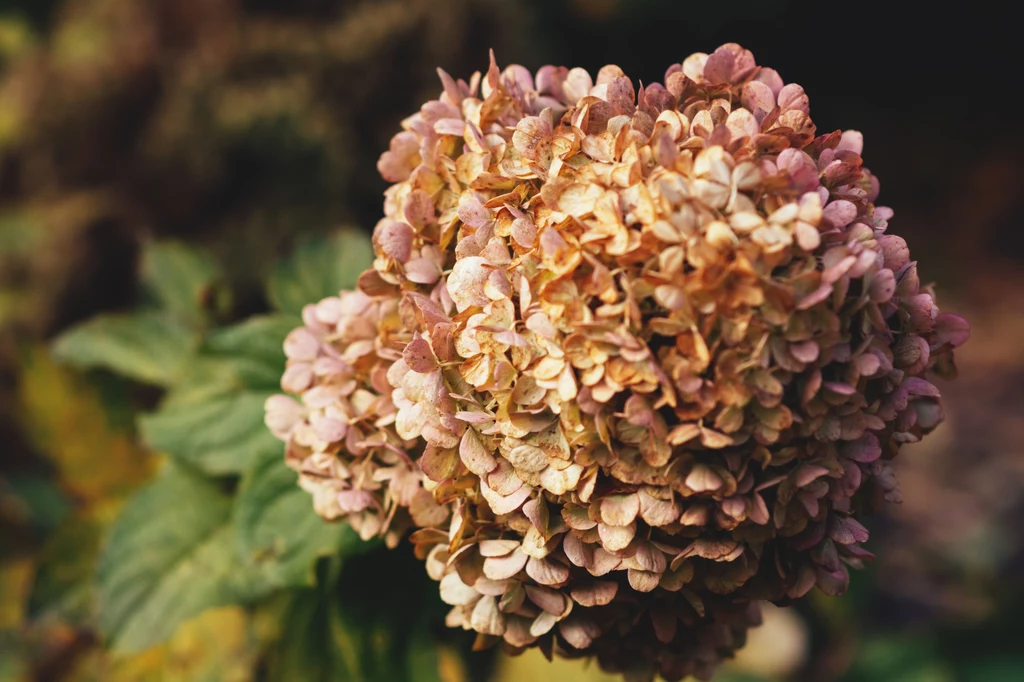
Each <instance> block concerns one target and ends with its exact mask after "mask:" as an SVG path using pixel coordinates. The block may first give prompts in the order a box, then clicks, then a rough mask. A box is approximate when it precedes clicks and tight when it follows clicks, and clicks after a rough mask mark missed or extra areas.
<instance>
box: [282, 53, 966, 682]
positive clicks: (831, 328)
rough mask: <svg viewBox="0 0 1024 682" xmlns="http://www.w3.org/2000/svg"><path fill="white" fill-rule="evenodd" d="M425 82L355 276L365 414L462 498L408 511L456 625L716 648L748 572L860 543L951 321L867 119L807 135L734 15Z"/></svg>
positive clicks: (742, 613) (833, 556)
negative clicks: (621, 52)
mask: <svg viewBox="0 0 1024 682" xmlns="http://www.w3.org/2000/svg"><path fill="white" fill-rule="evenodd" d="M441 80H442V84H443V92H442V94H441V95H440V97H439V98H438V99H437V100H434V101H431V102H428V103H427V104H425V105H424V106H423V107H422V108H421V109H420V111H419V112H418V113H417V114H415V115H413V116H411V117H410V118H408V119H406V120H405V121H404V122H403V132H401V133H399V134H398V135H397V136H396V138H395V140H394V141H393V143H392V145H391V148H390V149H389V151H387V152H385V153H384V155H383V156H382V157H381V159H380V163H379V169H380V170H381V173H382V174H383V175H384V177H385V178H386V179H388V180H390V181H392V182H394V183H395V184H394V185H393V186H392V187H391V188H390V189H389V190H388V191H387V193H386V201H385V214H386V217H385V218H384V219H383V220H382V221H381V222H380V223H379V224H378V225H377V226H376V229H375V231H374V244H375V248H376V254H377V258H376V261H375V262H374V265H373V268H372V269H370V270H368V271H367V272H366V273H364V274H363V275H362V277H361V278H360V290H361V292H362V293H361V294H359V295H362V296H365V297H368V298H367V299H366V300H372V301H374V302H375V304H376V305H379V306H381V310H384V309H386V310H388V311H389V313H388V316H381V317H379V318H378V328H379V329H378V332H377V337H376V338H377V339H378V340H379V342H378V343H377V347H378V351H377V354H376V355H375V356H373V358H372V360H371V361H370V362H369V364H371V365H372V368H369V369H371V370H372V371H370V372H366V371H364V372H363V374H362V376H363V377H364V378H363V379H362V381H363V382H365V383H366V384H367V385H368V386H372V389H373V391H375V393H373V395H374V396H375V397H377V398H378V399H380V400H381V401H382V402H381V403H380V404H381V405H385V404H386V405H387V409H386V410H383V409H380V408H378V409H377V410H373V411H371V413H372V423H373V424H374V426H375V427H376V428H379V429H380V433H383V434H384V436H383V440H385V441H388V442H390V440H391V439H392V438H394V440H395V442H396V443H398V442H402V443H406V444H412V443H413V442H414V441H415V442H416V443H418V445H415V446H413V448H412V449H410V448H409V447H406V448H405V452H406V453H411V452H415V455H416V457H417V460H416V465H417V466H418V468H419V470H420V471H421V472H422V474H423V476H424V482H423V489H424V490H430V491H431V493H432V494H433V496H434V499H435V500H436V501H437V503H439V504H441V505H446V506H448V507H449V508H450V509H451V512H452V513H451V520H450V522H447V523H442V524H429V523H420V524H419V525H422V526H424V527H423V528H422V529H421V530H419V531H417V532H416V533H415V534H414V536H413V539H414V541H415V542H416V543H417V547H418V551H419V552H420V553H421V555H422V556H423V558H424V559H425V560H426V561H427V566H428V570H429V572H430V574H431V575H432V576H433V577H434V578H436V579H438V580H439V581H440V587H441V595H442V598H443V599H444V600H445V601H446V602H448V603H449V604H451V605H452V606H453V610H452V612H451V614H450V616H449V623H450V624H451V625H453V626H458V627H464V628H467V629H471V630H475V631H476V632H478V633H480V643H481V644H486V643H488V642H490V641H499V640H503V641H504V642H505V644H506V646H507V647H508V648H509V649H511V650H513V651H518V650H522V649H523V648H525V647H530V646H538V647H541V648H542V649H544V650H545V651H546V652H548V653H551V652H552V651H554V652H557V653H559V654H561V655H565V656H590V655H596V656H597V657H598V660H599V662H600V663H601V665H602V667H605V668H606V669H609V670H618V671H623V672H626V673H628V675H629V676H631V678H633V679H638V680H648V679H652V677H653V676H654V675H655V674H656V673H660V674H661V675H662V676H663V677H665V678H666V679H668V680H677V679H681V678H682V677H684V676H685V675H688V674H693V675H697V676H700V677H704V678H707V677H708V676H709V675H710V674H711V672H712V670H713V668H714V666H715V664H716V663H717V662H718V661H719V660H720V659H721V658H722V657H724V656H727V655H729V654H730V653H731V652H732V651H733V650H734V649H735V648H736V647H738V646H740V645H741V644H742V640H743V635H744V633H745V631H746V628H747V627H749V626H750V625H751V624H753V623H754V622H756V606H755V605H756V602H757V601H758V600H771V601H775V602H786V601H788V600H792V599H795V598H798V597H800V596H802V595H803V594H805V593H806V592H807V591H809V590H810V589H811V588H812V587H814V586H815V585H817V586H818V587H820V588H821V589H822V590H824V591H825V592H827V593H830V594H838V593H840V592H842V591H843V590H844V589H845V588H846V585H847V582H848V573H847V568H846V567H847V566H859V565H860V564H861V563H862V562H863V561H864V560H865V559H867V558H870V554H869V553H868V552H867V551H866V550H864V549H863V548H862V546H861V545H862V543H863V542H864V541H865V540H866V539H867V531H866V530H865V529H864V527H863V526H862V525H861V524H860V523H859V522H858V521H857V520H856V516H857V515H858V514H859V513H861V512H864V511H867V510H870V509H872V508H873V507H875V506H876V505H877V504H878V503H879V502H881V501H882V500H883V499H885V500H897V499H898V497H899V492H898V488H897V486H896V480H895V476H894V474H893V471H892V469H891V467H890V464H889V462H890V460H891V459H892V458H893V457H894V456H895V455H896V453H897V451H898V449H899V446H900V445H901V444H903V443H906V442H912V441H916V440H918V439H919V438H920V437H921V436H922V435H924V434H925V433H927V432H929V431H931V430H932V429H934V428H935V426H936V425H937V424H938V423H939V422H940V421H941V419H942V410H941V404H940V401H939V393H938V390H937V389H936V388H935V386H934V385H933V384H932V383H931V382H930V381H929V379H928V377H929V376H931V375H932V374H933V373H934V374H940V375H947V376H948V375H951V374H952V373H953V372H954V366H953V356H952V350H953V348H954V347H955V346H957V345H959V344H961V343H963V342H964V341H965V340H966V338H967V336H968V328H967V325H966V323H965V322H964V321H963V320H962V319H960V318H959V317H956V316H953V315H949V314H939V311H938V308H937V307H936V305H935V301H934V296H933V294H932V292H931V291H930V290H928V289H926V288H922V287H921V286H920V283H919V281H918V277H917V269H916V264H915V263H914V262H912V261H911V260H910V258H909V253H908V250H907V246H906V243H905V242H904V241H903V240H902V239H900V238H899V237H897V236H894V235H889V234H887V233H886V230H887V227H888V220H889V219H890V218H891V216H892V211H890V210H889V209H887V208H884V207H880V206H875V204H874V201H875V199H876V197H877V195H878V187H879V186H878V182H877V180H876V179H875V178H874V176H872V175H871V173H870V172H869V171H868V170H867V169H866V168H864V166H863V163H862V159H861V155H860V154H861V148H862V139H861V136H860V134H859V133H857V132H855V131H847V132H845V133H843V132H840V131H836V132H833V133H829V134H825V135H816V130H815V125H814V123H813V122H812V120H811V118H810V116H809V102H808V98H807V95H806V94H805V93H804V91H803V89H802V88H800V86H798V85H795V84H788V85H787V84H785V83H784V82H783V81H782V79H781V78H780V76H779V75H778V74H777V73H776V72H775V71H773V70H771V69H767V68H761V67H758V66H757V65H756V63H755V62H754V59H753V56H752V55H751V54H750V52H748V51H746V50H743V49H742V48H741V47H739V46H737V45H732V44H730V45H725V46H722V47H721V48H719V49H718V50H716V51H715V52H714V53H713V54H711V55H705V54H697V55H693V56H691V57H689V58H687V59H686V60H685V61H684V62H683V63H682V64H681V65H675V66H673V67H671V68H670V69H669V70H668V72H667V74H666V78H665V83H664V84H653V85H649V86H646V87H641V88H640V90H639V91H637V90H635V89H634V86H633V84H632V82H631V81H630V80H629V79H628V78H626V77H625V75H624V74H623V73H622V71H621V70H620V69H619V68H618V67H615V66H606V67H604V68H603V69H601V71H600V72H599V73H598V74H597V77H596V79H593V78H592V77H591V75H590V74H588V73H587V72H586V71H584V70H582V69H572V70H569V69H565V68H561V67H550V66H547V67H543V68H542V69H540V70H539V71H538V72H537V73H536V74H531V73H530V72H529V71H527V70H526V69H524V68H523V67H520V66H511V67H509V68H507V69H505V70H504V71H499V69H498V67H497V66H496V65H495V63H494V60H493V57H492V61H491V66H490V69H489V70H488V72H487V73H486V75H483V76H481V74H479V73H478V74H475V75H474V76H473V78H472V79H471V80H470V82H469V83H466V82H464V81H461V80H460V81H455V80H453V79H452V78H451V77H450V76H448V75H447V74H445V73H443V72H441ZM392 316H393V317H394V322H392V321H391V317H392ZM384 320H387V322H385V321H384ZM392 325H393V326H392ZM333 347H334V348H335V349H337V350H338V351H339V352H346V351H345V347H344V343H340V342H339V343H336V344H335V345H334V346H333ZM307 355H308V353H307V354H305V355H303V357H306V356H307ZM289 357H292V356H291V354H290V355H289ZM294 360H295V362H296V363H299V362H306V361H307V360H300V359H298V358H294ZM289 371H292V370H291V369H290V370H289ZM294 371H295V372H296V373H299V372H302V371H304V370H298V369H297V370H294ZM371 374H372V377H371ZM285 379H286V384H287V383H288V376H287V375H286V378H285ZM385 380H386V385H385V383H384V381H385ZM286 388H288V386H287V385H286ZM389 388H390V391H391V392H390V397H391V402H390V403H386V402H385V398H384V397H385V396H386V395H388V389H389ZM338 395H340V392H338ZM305 402H306V405H307V408H309V409H311V410H318V409H324V410H326V407H323V408H318V407H315V406H313V405H311V404H310V401H309V400H306V401H305ZM314 402H315V401H314ZM385 412H386V414H385ZM317 414H319V413H317ZM392 415H393V416H392ZM317 418H319V416H318V417H317ZM282 421H287V420H284V419H283V418H282ZM302 423H303V424H305V425H307V428H312V425H313V423H314V420H313V413H310V414H309V416H307V417H306V421H304V422H302ZM363 423H368V422H363ZM378 424H380V425H382V426H377V425H378ZM297 433H298V431H295V432H293V434H292V436H291V438H292V442H297V440H298V439H297V436H296V435H295V434H297ZM367 438H370V439H372V437H370V436H367ZM303 442H304V441H303ZM304 447H306V448H307V450H304V451H303V453H306V452H310V453H316V452H319V451H317V450H316V449H315V448H312V449H309V446H304ZM389 452H391V451H390V450H388V451H385V450H383V449H382V450H381V455H380V457H384V456H385V455H386V454H387V453H389ZM330 454H331V457H332V458H333V459H332V460H331V461H332V462H333V461H338V460H339V457H338V456H339V455H342V456H341V457H340V460H341V461H340V464H338V465H334V464H332V466H343V467H346V468H347V467H349V466H350V464H351V462H350V457H351V456H352V455H351V454H350V450H340V449H337V448H335V449H334V450H332V451H331V453H330ZM306 456H307V457H312V456H315V455H314V454H310V455H306ZM357 461H365V460H357ZM374 461H375V462H376V461H377V456H376V455H375V456H374ZM331 478H332V480H343V478H342V477H339V476H333V475H332V477H331ZM350 479H351V476H350V477H349V479H348V480H350ZM352 489H355V488H354V487H353V488H352ZM360 489H362V488H360ZM381 508H382V509H384V508H385V507H384V506H382V507H381ZM443 514H444V512H443V511H442V512H438V513H437V516H438V517H441V516H442V515H443ZM445 518H446V519H447V517H445ZM417 521H419V520H417Z"/></svg>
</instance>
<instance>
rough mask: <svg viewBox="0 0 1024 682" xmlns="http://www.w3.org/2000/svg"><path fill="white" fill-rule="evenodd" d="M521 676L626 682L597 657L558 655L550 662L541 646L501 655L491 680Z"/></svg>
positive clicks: (506, 681)
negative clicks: (575, 657)
mask: <svg viewBox="0 0 1024 682" xmlns="http://www.w3.org/2000/svg"><path fill="white" fill-rule="evenodd" d="M521 680H558V682H622V676H621V675H609V674H607V673H605V672H602V671H601V668H599V667H598V665H597V663H596V662H594V661H587V660H571V661H570V660H566V659H564V658H555V659H554V660H553V661H551V662H550V663H549V662H548V661H547V659H545V658H544V655H543V654H542V653H540V651H538V650H537V649H530V650H529V651H527V652H526V653H524V654H523V655H522V656H515V657H510V656H500V657H499V658H498V667H497V670H496V671H495V673H494V677H493V678H492V679H491V682H521Z"/></svg>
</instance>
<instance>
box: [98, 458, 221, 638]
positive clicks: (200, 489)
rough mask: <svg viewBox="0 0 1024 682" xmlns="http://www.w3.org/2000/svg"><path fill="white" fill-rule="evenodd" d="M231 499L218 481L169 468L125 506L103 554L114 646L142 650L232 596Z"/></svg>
mask: <svg viewBox="0 0 1024 682" xmlns="http://www.w3.org/2000/svg"><path fill="white" fill-rule="evenodd" d="M230 515H231V500H230V498H229V497H228V496H227V495H225V494H224V493H222V492H221V491H220V490H219V489H218V488H217V487H216V486H215V485H214V484H213V483H211V482H210V481H207V480H204V479H202V478H200V477H198V476H196V475H194V474H191V473H188V472H185V471H183V470H180V469H176V468H169V469H167V470H165V471H164V472H163V473H162V474H161V475H160V476H159V477H158V478H157V479H156V480H155V481H153V482H152V483H150V484H149V485H148V486H146V487H145V488H143V489H142V490H141V491H139V493H138V494H137V495H136V496H135V497H134V498H133V499H132V500H131V501H130V502H129V503H128V504H127V505H126V506H125V508H124V510H123V512H122V513H121V516H120V517H119V518H118V520H117V521H116V523H115V524H114V527H113V529H112V532H111V534H110V537H109V539H108V542H107V545H106V547H105V549H104V551H103V553H102V556H101V557H100V563H99V568H98V571H97V577H98V582H99V625H100V629H101V631H102V632H103V633H104V634H105V635H106V636H107V637H108V638H110V639H111V640H112V642H113V645H114V647H115V649H117V650H120V651H126V652H130V651H139V650H142V649H146V648H148V647H150V646H152V645H154V644H157V643H159V642H161V641H163V640H165V639H167V638H168V637H170V636H171V635H172V634H173V633H174V631H175V630H176V629H177V627H178V625H180V624H181V623H182V622H183V621H185V620H186V619H188V618H190V617H192V616H194V615H196V614H198V613H200V612H201V611H203V610H205V609H207V608H210V607H212V606H220V605H223V604H227V603H230V602H231V601H232V597H233V595H231V594H229V593H228V591H227V590H226V589H225V584H226V581H227V579H228V578H229V576H230V574H231V571H232V570H233V569H234V568H235V561H234V560H235V557H236V551H235V547H234V533H233V531H232V529H231V527H230V525H229V519H230Z"/></svg>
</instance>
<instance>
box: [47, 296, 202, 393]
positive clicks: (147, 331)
mask: <svg viewBox="0 0 1024 682" xmlns="http://www.w3.org/2000/svg"><path fill="white" fill-rule="evenodd" d="M197 341H198V339H197V338H196V337H195V336H194V335H193V333H192V332H190V331H189V330H188V329H187V328H186V327H184V326H183V325H182V324H181V323H180V322H177V321H175V320H174V319H172V318H170V317H168V316H167V315H165V314H163V313H158V312H144V313H139V314H136V315H99V316H97V317H94V318H92V319H90V320H88V321H86V322H83V323H82V324H80V325H77V326H75V327H72V328H71V329H69V330H68V331H66V332H65V333H64V334H62V335H61V336H60V337H58V338H57V341H56V342H55V344H54V347H53V352H54V355H55V356H56V357H57V359H58V360H61V361H63V362H67V363H69V364H73V365H77V366H79V367H89V368H91V367H102V368H105V369H109V370H112V371H114V372H117V373H118V374H123V375H125V376H127V377H130V378H132V379H136V380H138V381H141V382H144V383H148V384H156V385H159V386H169V385H170V384H172V383H174V381H175V380H176V379H177V378H178V377H179V375H180V374H181V371H182V369H183V367H184V365H185V363H186V361H187V360H188V358H189V355H190V354H191V353H192V352H193V350H194V349H195V347H196V345H197Z"/></svg>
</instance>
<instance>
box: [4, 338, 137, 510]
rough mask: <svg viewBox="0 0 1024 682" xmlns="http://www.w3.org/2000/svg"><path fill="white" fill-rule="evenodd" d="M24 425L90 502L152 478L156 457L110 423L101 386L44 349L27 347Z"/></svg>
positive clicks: (21, 385)
mask: <svg viewBox="0 0 1024 682" xmlns="http://www.w3.org/2000/svg"><path fill="white" fill-rule="evenodd" d="M18 397H19V400H20V404H21V405H20V406H21V411H22V417H23V420H24V424H25V425H26V427H27V429H28V431H29V433H30V436H31V437H32V439H33V441H34V444H35V446H36V447H37V448H38V449H39V450H40V452H42V453H43V454H44V455H45V456H46V457H47V458H49V459H50V460H51V461H52V462H53V463H54V465H55V466H56V467H57V472H58V477H59V480H60V482H61V485H62V487H63V488H64V489H65V490H67V491H68V492H70V493H71V494H73V495H74V496H76V497H78V498H79V499H82V500H83V501H85V502H87V503H93V502H96V501H98V500H101V499H103V498H105V497H109V496H119V495H121V494H123V493H127V492H129V491H130V490H132V489H134V488H135V487H137V486H138V485H139V484H140V483H142V482H143V481H145V480H146V479H148V478H149V477H150V475H151V474H152V471H153V469H154V465H155V458H154V457H153V456H152V455H151V454H148V453H147V452H146V451H145V450H143V449H142V448H140V447H138V446H137V445H136V443H135V442H134V440H133V438H132V436H131V434H130V433H128V432H127V431H123V430H117V429H115V428H113V427H112V426H111V424H110V417H109V415H108V414H107V412H106V410H105V409H104V406H103V404H102V402H101V400H100V397H99V395H98V393H97V391H96V390H95V389H94V388H93V387H91V386H90V385H88V383H87V382H85V381H84V380H83V379H82V378H81V377H80V376H78V375H76V374H74V373H73V372H72V371H70V370H67V369H65V368H63V367H60V366H59V365H57V364H56V363H55V362H54V361H53V359H52V358H51V357H50V355H49V353H48V352H47V351H46V349H45V348H39V347H37V348H32V349H29V350H28V351H27V352H26V353H25V356H24V362H23V363H22V367H21V376H20V377H19V382H18Z"/></svg>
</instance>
